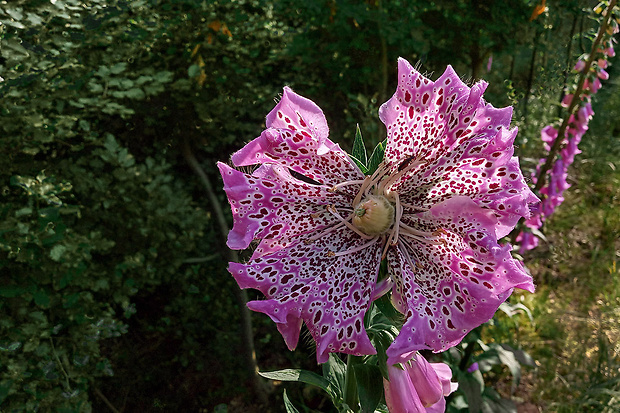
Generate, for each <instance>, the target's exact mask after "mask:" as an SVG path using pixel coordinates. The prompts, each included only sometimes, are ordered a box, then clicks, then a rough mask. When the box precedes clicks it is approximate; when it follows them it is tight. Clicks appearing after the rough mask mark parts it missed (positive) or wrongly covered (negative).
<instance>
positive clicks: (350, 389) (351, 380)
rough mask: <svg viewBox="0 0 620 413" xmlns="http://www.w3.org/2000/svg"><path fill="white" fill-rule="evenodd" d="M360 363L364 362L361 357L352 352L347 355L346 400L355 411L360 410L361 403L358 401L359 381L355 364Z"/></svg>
mask: <svg viewBox="0 0 620 413" xmlns="http://www.w3.org/2000/svg"><path fill="white" fill-rule="evenodd" d="M360 363H362V358H361V357H359V356H353V355H351V354H349V355H348V356H347V373H346V376H345V379H344V402H345V403H346V404H347V406H349V409H351V410H352V411H353V412H355V413H357V412H358V411H359V404H358V401H357V399H358V396H357V382H356V380H355V368H354V366H355V365H356V364H360Z"/></svg>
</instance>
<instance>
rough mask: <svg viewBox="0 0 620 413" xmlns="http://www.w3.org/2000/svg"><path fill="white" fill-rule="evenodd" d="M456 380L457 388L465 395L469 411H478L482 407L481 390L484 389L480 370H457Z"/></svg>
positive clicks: (475, 412) (473, 412)
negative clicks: (471, 371) (470, 371)
mask: <svg viewBox="0 0 620 413" xmlns="http://www.w3.org/2000/svg"><path fill="white" fill-rule="evenodd" d="M457 380H458V383H459V390H460V391H461V392H462V393H463V394H464V395H465V398H466V399H467V404H468V405H469V412H470V413H478V412H480V409H481V408H482V392H483V390H484V380H483V379H482V373H480V370H476V371H475V372H473V373H468V372H466V371H460V370H459V371H458V374H457Z"/></svg>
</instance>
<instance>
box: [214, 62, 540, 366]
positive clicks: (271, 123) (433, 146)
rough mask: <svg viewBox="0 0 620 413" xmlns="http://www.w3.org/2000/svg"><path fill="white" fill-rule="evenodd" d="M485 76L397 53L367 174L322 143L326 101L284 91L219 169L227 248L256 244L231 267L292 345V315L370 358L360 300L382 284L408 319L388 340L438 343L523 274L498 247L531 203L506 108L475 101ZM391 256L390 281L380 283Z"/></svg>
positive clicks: (404, 349) (327, 341)
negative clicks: (419, 64) (431, 75)
mask: <svg viewBox="0 0 620 413" xmlns="http://www.w3.org/2000/svg"><path fill="white" fill-rule="evenodd" d="M485 87H486V84H485V83H479V84H477V85H475V86H474V87H473V88H471V89H470V88H469V87H467V86H466V85H465V84H463V83H462V82H461V81H460V79H459V78H458V76H457V75H456V73H455V72H454V71H453V70H452V68H450V67H448V69H447V70H446V72H445V73H444V74H443V75H442V76H441V77H440V78H439V79H438V80H437V81H436V82H434V83H433V82H430V81H429V80H428V79H426V78H424V77H423V76H422V75H420V74H419V73H418V72H417V71H415V70H414V69H413V68H412V67H411V65H410V64H409V63H408V62H406V61H405V60H403V59H400V60H399V85H398V90H397V92H396V94H395V95H394V96H393V97H392V98H391V99H390V100H389V101H388V102H386V103H385V104H384V105H383V106H382V107H381V109H380V111H379V116H380V118H381V120H382V121H383V122H384V123H385V125H386V127H387V132H388V143H387V148H386V152H385V158H384V162H383V163H382V164H380V165H379V167H378V168H377V169H376V171H375V172H374V173H373V174H372V175H370V176H364V174H363V173H362V172H361V171H360V170H359V168H358V167H357V166H356V165H355V164H354V163H353V162H352V161H351V160H350V158H349V157H348V155H347V154H346V153H345V152H344V151H342V149H340V147H339V146H338V145H336V144H334V143H333V142H332V141H330V140H329V139H328V137H327V136H328V127H327V123H326V121H325V117H324V115H323V113H322V111H321V110H320V109H319V108H318V107H317V106H316V105H315V104H314V103H313V102H311V101H310V100H308V99H305V98H303V97H301V96H299V95H297V94H295V93H294V92H293V91H292V90H290V89H289V88H285V89H284V94H283V97H282V99H281V101H280V102H279V103H278V104H277V105H276V107H275V108H274V109H273V110H272V111H271V112H270V113H269V115H268V116H267V122H266V125H267V129H266V130H265V131H264V132H263V133H262V134H261V136H260V137H258V138H256V139H255V140H253V141H252V142H250V143H248V144H247V145H246V146H245V147H244V148H242V149H241V150H240V151H238V152H237V153H235V154H234V155H233V156H232V162H233V164H234V165H235V166H238V167H239V166H249V165H258V164H260V166H259V167H258V168H257V169H255V170H254V172H252V173H250V174H248V173H242V172H240V171H238V170H236V169H233V168H231V167H229V166H227V165H225V164H222V163H220V164H219V165H218V166H219V168H220V172H221V174H222V177H223V180H224V189H225V190H226V193H227V195H228V199H229V202H230V204H231V208H232V211H233V218H234V226H233V229H232V231H231V232H230V234H229V237H228V246H229V247H231V248H234V249H244V248H247V247H248V246H249V245H250V243H251V242H252V241H253V240H257V241H258V244H257V247H256V249H255V250H254V253H253V255H252V257H251V259H250V260H249V262H248V263H246V264H238V263H231V264H230V266H229V270H230V272H231V273H232V275H233V276H234V277H235V279H236V281H237V283H238V284H239V286H240V287H241V288H255V289H258V290H260V291H261V292H262V293H263V294H264V295H265V296H266V298H267V299H266V300H261V301H252V302H250V303H248V307H249V308H250V309H252V310H255V311H260V312H263V313H265V314H267V315H269V316H270V317H271V319H272V320H273V321H275V322H276V323H277V326H278V329H279V331H280V332H281V333H282V335H283V337H284V339H285V341H286V343H287V345H288V347H289V348H290V349H293V348H294V347H295V346H296V345H297V342H298V339H299V332H300V328H301V324H302V322H305V324H306V325H307V327H308V329H309V332H310V334H311V335H312V337H313V338H314V339H315V340H316V342H317V361H318V362H319V363H322V362H325V361H326V360H327V357H328V353H329V352H335V351H340V352H345V353H349V354H356V355H360V354H374V353H375V350H374V348H373V347H372V345H371V343H370V341H369V339H368V336H367V335H366V332H365V331H364V328H363V317H364V313H365V312H366V310H367V309H368V306H369V304H370V302H371V301H372V300H373V299H375V298H377V297H379V296H380V295H382V294H383V293H385V292H386V291H388V290H389V289H390V288H391V289H392V299H393V302H394V304H395V306H396V307H397V309H398V310H399V311H401V312H403V313H404V314H405V315H406V317H407V321H406V324H405V326H404V327H403V330H402V332H401V334H400V335H399V336H398V337H397V339H396V340H395V342H394V343H393V345H392V346H391V347H390V349H389V350H388V355H390V357H391V358H393V359H395V360H396V361H394V363H396V362H398V361H399V360H398V358H399V357H400V355H402V354H403V353H410V352H411V351H415V350H418V349H423V348H429V349H433V350H435V351H441V350H444V349H446V348H448V347H449V346H452V345H454V344H456V343H458V342H459V341H460V340H461V339H462V338H463V336H465V334H466V333H467V332H468V331H470V330H471V329H472V328H475V327H477V326H478V325H480V324H481V323H483V322H485V321H487V320H488V319H489V318H491V317H492V315H493V314H494V312H495V311H496V310H497V308H498V306H499V304H501V302H503V301H504V300H505V299H506V298H507V297H508V296H509V295H510V293H511V292H512V290H513V288H515V287H517V288H524V289H526V290H528V291H533V288H534V287H533V284H532V279H531V277H530V276H529V275H528V274H526V272H525V271H524V269H523V268H522V266H521V265H520V264H519V263H518V262H517V261H515V260H514V259H513V258H512V257H511V256H510V248H511V247H510V245H504V246H500V245H499V244H498V239H499V238H501V237H503V236H505V235H507V234H508V233H509V232H510V230H512V228H514V226H515V225H516V223H517V221H518V220H519V218H520V217H526V218H527V217H529V208H528V204H529V203H534V202H537V198H536V197H535V196H534V195H533V194H532V193H531V191H530V190H529V188H528V187H527V185H526V184H525V181H524V180H523V176H522V174H521V172H520V170H519V165H518V161H517V159H516V158H514V157H513V156H512V154H513V141H514V137H515V135H516V129H513V130H509V129H508V127H509V124H510V118H511V109H510V108H506V109H495V108H493V107H492V106H491V105H488V104H486V103H485V102H484V100H482V92H483V91H484V89H485ZM383 258H387V264H388V273H389V277H387V278H386V279H384V280H382V281H381V282H380V283H379V284H377V274H378V270H379V264H380V262H381V260H382V259H383Z"/></svg>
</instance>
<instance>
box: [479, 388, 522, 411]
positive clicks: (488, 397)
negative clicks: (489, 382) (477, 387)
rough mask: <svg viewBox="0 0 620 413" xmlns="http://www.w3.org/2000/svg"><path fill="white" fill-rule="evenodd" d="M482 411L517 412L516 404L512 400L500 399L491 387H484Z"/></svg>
mask: <svg viewBox="0 0 620 413" xmlns="http://www.w3.org/2000/svg"><path fill="white" fill-rule="evenodd" d="M483 396H484V398H483V401H482V413H517V406H516V405H515V404H514V402H513V401H512V400H508V399H502V397H501V396H500V395H499V393H497V391H496V390H495V389H494V388H492V387H487V388H486V389H484V393H483Z"/></svg>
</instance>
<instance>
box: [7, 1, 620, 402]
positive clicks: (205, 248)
mask: <svg viewBox="0 0 620 413" xmlns="http://www.w3.org/2000/svg"><path fill="white" fill-rule="evenodd" d="M538 4H539V2H538V1H534V0H518V1H492V0H472V1H465V0H457V1H451V0H450V1H448V0H446V1H443V0H439V1H435V2H427V1H418V0H393V1H387V0H383V1H382V0H366V1H353V0H319V1H311V2H299V1H294V0H281V1H273V0H220V1H216V0H174V1H170V0H166V1H164V0H133V1H121V0H89V1H79V0H11V1H2V2H0V23H1V25H0V47H1V49H0V53H1V55H0V76H1V78H2V79H3V80H2V81H1V82H0V96H1V100H0V116H1V118H0V131H1V133H2V138H1V139H0V155H1V158H0V188H1V191H2V202H1V203H0V314H2V316H1V317H0V411H3V412H4V411H6V412H30V411H57V412H89V411H98V412H101V411H125V412H132V411H143V412H159V411H218V412H223V411H229V412H236V411H239V412H252V411H256V412H258V411H269V410H270V409H271V410H273V411H280V409H281V407H280V406H281V402H280V401H278V400H277V399H278V398H279V397H281V391H279V390H278V391H275V392H273V393H272V394H271V395H270V397H271V400H270V401H269V402H268V404H261V403H262V402H260V403H259V402H258V401H257V399H255V398H253V397H252V396H251V391H250V388H251V386H250V384H249V383H250V381H251V375H252V372H251V369H249V368H248V366H247V363H246V362H245V361H244V359H243V358H242V357H239V356H238V355H239V354H241V353H243V352H244V351H245V348H246V347H245V344H246V343H244V342H243V340H242V339H241V337H242V336H243V335H242V333H241V332H240V331H241V330H242V327H240V326H241V323H242V315H241V308H240V303H239V298H238V296H237V295H236V294H235V289H236V288H237V287H236V285H235V283H234V282H233V281H232V278H231V277H230V276H229V275H228V273H227V271H226V265H225V264H224V263H225V262H226V261H227V260H228V255H227V251H226V249H225V246H224V245H223V243H222V242H221V239H222V233H221V230H220V228H219V227H218V225H217V222H216V219H215V216H214V215H213V214H214V206H213V205H212V204H213V203H212V202H211V201H207V199H209V198H208V196H207V195H208V194H207V193H206V192H205V187H204V185H203V183H201V180H200V177H199V176H198V175H196V174H195V173H194V170H193V169H192V168H191V167H190V165H189V164H188V159H189V158H188V156H189V157H194V158H196V159H198V160H199V162H200V165H201V167H202V168H203V171H204V172H205V173H206V174H207V177H208V178H209V179H210V180H211V182H212V185H213V186H214V187H215V188H220V183H219V181H218V176H217V173H216V170H215V162H216V160H222V161H225V160H226V159H227V157H228V156H229V154H231V153H232V152H234V151H235V150H237V149H239V148H240V147H241V146H242V145H243V144H244V143H245V142H247V141H248V140H250V139H252V138H254V137H255V136H258V135H259V134H260V132H261V129H262V128H263V127H264V116H265V115H266V114H267V112H268V111H269V110H270V109H271V108H272V107H273V105H274V99H277V97H278V94H279V93H281V90H282V87H283V86H284V85H290V86H291V87H292V88H293V89H294V90H296V91H297V92H299V93H301V94H302V95H304V96H307V97H309V98H311V99H312V100H314V101H315V102H317V104H318V105H319V106H321V107H322V108H323V110H324V111H325V114H326V116H327V119H328V123H329V125H330V128H331V137H332V139H333V140H335V141H336V142H339V143H340V144H341V145H342V146H343V147H344V148H345V149H349V148H350V146H351V143H352V140H353V135H354V131H355V124H356V123H359V124H360V127H361V130H362V133H363V134H364V137H365V140H366V142H367V143H368V144H369V145H373V146H374V144H376V143H377V142H380V141H381V140H382V139H383V138H384V131H383V127H382V125H381V124H380V122H379V120H378V117H377V110H378V107H379V106H380V104H381V103H383V102H384V101H385V100H387V98H389V96H390V95H391V93H392V91H393V90H394V87H395V81H396V64H395V62H396V58H397V57H398V56H402V57H405V58H407V59H408V60H410V61H411V62H412V63H415V62H417V64H418V65H419V67H420V68H421V70H422V71H423V72H426V73H428V74H429V76H430V77H431V78H436V77H437V76H438V74H440V73H441V72H442V71H443V70H444V68H445V66H446V65H447V64H451V65H453V66H454V67H455V69H456V70H457V72H458V73H460V74H461V75H462V76H463V77H464V79H466V80H477V79H481V78H482V79H485V80H487V81H489V82H490V86H489V90H488V92H487V94H486V95H485V96H486V98H487V100H488V101H490V102H491V103H493V104H494V105H495V106H506V105H514V106H515V113H514V124H515V126H518V127H519V128H520V130H521V132H520V134H519V137H518V140H519V141H518V145H519V149H518V151H519V153H520V154H521V155H522V157H523V159H522V165H523V166H524V169H525V174H526V175H529V173H530V172H531V170H533V168H534V167H535V162H536V161H537V158H538V157H539V156H540V155H541V148H542V145H541V143H540V142H539V140H540V139H539V131H540V129H541V127H542V126H544V125H546V124H548V123H550V122H552V121H553V120H555V119H556V118H557V117H558V116H559V115H560V112H559V106H558V105H557V103H558V102H559V100H560V98H561V94H562V90H563V87H564V86H565V84H566V83H567V82H570V81H572V78H571V73H570V69H571V68H572V66H573V65H574V62H575V61H576V59H577V57H578V56H579V55H581V54H582V53H585V52H586V50H587V48H588V47H589V39H590V35H591V34H590V31H591V30H592V29H593V27H594V25H593V22H592V21H591V20H590V19H589V18H588V13H587V9H591V8H592V6H594V5H595V3H593V2H590V1H585V0H571V1H563V2H551V1H550V2H548V3H547V6H548V10H547V11H545V12H544V13H542V14H541V15H539V16H538V17H537V18H535V19H531V17H532V12H533V10H534V9H535V7H536V6H537V5H538ZM609 72H610V79H611V80H610V81H609V82H606V84H605V87H604V90H602V91H601V92H600V93H599V94H598V95H597V97H596V101H595V106H594V107H595V111H596V112H597V114H596V115H595V117H594V121H593V122H592V123H591V127H590V131H589V133H588V134H587V135H586V137H585V138H584V142H583V144H582V145H583V150H584V153H583V154H582V155H581V158H580V161H579V162H577V164H576V165H575V167H574V168H573V171H572V175H571V179H572V183H573V188H571V190H570V191H569V192H570V194H568V196H567V202H566V205H565V206H563V207H562V212H560V213H558V214H557V216H556V217H554V218H553V219H552V220H551V222H549V224H548V226H547V228H546V233H547V237H548V240H547V242H545V243H544V245H543V246H542V247H541V248H539V249H538V250H535V251H534V252H532V253H531V255H530V256H528V257H526V258H527V261H526V263H527V264H528V266H529V267H530V269H531V270H532V272H533V274H534V276H535V278H536V281H537V284H538V292H537V293H536V294H534V295H528V296H525V297H516V298H515V300H516V301H518V302H523V303H525V304H526V305H527V306H528V307H529V308H530V309H532V315H533V321H530V320H528V318H527V317H526V314H525V313H523V314H521V316H523V319H522V320H521V322H515V321H514V320H513V321H507V320H505V319H503V318H502V317H503V316H502V315H499V316H498V318H497V319H495V320H493V321H492V322H491V323H490V324H491V325H490V327H489V328H488V329H487V330H485V334H486V335H487V337H486V340H487V341H493V340H500V339H501V340H503V341H504V342H506V341H508V342H511V345H512V346H513V347H514V348H523V349H526V350H528V351H529V352H530V353H531V354H532V355H533V356H534V359H535V360H536V365H537V366H538V367H534V368H532V369H530V370H527V371H526V372H524V374H523V378H522V380H521V382H520V384H519V386H511V385H510V380H511V379H510V375H509V374H507V373H506V372H505V371H504V370H501V369H497V368H496V369H494V370H492V371H488V372H485V374H487V376H488V377H490V379H491V380H493V381H494V382H495V383H496V388H497V389H498V391H499V392H500V393H502V392H503V393H502V396H504V397H512V398H513V399H514V400H515V401H516V402H517V403H516V405H517V406H519V409H520V411H524V412H535V411H585V410H588V409H590V410H591V411H601V410H602V409H604V408H611V409H614V408H615V407H617V406H618V405H619V404H620V393H619V392H620V372H619V369H620V360H619V359H618V355H619V353H620V348H618V343H620V333H619V331H618V319H619V318H620V314H619V312H618V311H619V310H618V309H619V302H620V298H619V297H620V285H619V283H618V271H619V270H618V267H617V265H616V262H617V259H618V255H619V254H620V252H619V251H620V245H619V242H618V239H619V238H620V222H619V216H620V214H618V208H619V207H620V195H619V192H620V174H619V172H618V168H619V167H620V165H618V159H619V158H620V148H619V144H618V137H619V135H620V113H618V112H619V109H618V108H620V86H619V82H618V80H617V79H618V78H620V77H619V76H618V75H617V65H616V66H612V67H611V69H610V70H609ZM217 196H218V197H219V203H220V204H221V205H223V207H224V208H226V201H225V198H224V194H223V191H219V190H218V192H217ZM250 294H252V293H250ZM519 300H520V301H519ZM516 317H519V315H517V316H516ZM253 321H254V335H255V340H256V342H255V346H256V349H257V351H256V354H257V357H258V365H259V366H260V368H261V369H265V370H269V369H275V368H284V367H304V368H308V369H316V368H317V366H316V365H315V363H314V356H313V355H312V349H311V347H312V346H310V345H308V341H309V338H308V337H307V336H306V337H305V338H304V339H302V342H303V343H302V344H300V349H299V350H298V351H296V352H294V353H292V352H288V350H286V347H285V346H284V344H283V342H282V339H281V338H280V336H279V334H278V332H277V330H276V329H275V327H274V326H273V324H272V323H271V322H270V321H269V320H268V319H267V317H262V316H256V317H253ZM506 383H507V384H506ZM502 386H503V387H502ZM265 391H266V392H267V391H269V389H266V390H265ZM291 391H292V397H293V398H295V399H296V400H303V401H304V403H305V404H306V406H308V409H317V410H321V411H327V410H329V409H330V407H329V404H328V402H327V401H326V399H325V398H324V397H323V396H322V395H321V394H320V393H318V392H317V390H316V388H313V387H310V386H308V387H305V388H299V387H296V388H291ZM610 406H611V407H610ZM609 411H612V410H609Z"/></svg>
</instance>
